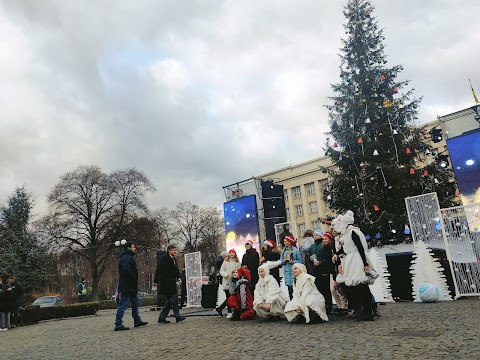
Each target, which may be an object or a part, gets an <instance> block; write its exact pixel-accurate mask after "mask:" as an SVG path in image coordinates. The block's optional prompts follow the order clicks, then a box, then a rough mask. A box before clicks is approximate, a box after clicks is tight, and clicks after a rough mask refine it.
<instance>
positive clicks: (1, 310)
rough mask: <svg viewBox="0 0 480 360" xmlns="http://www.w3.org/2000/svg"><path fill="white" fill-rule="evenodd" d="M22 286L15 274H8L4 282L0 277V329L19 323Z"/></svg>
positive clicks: (12, 326) (4, 329)
mask: <svg viewBox="0 0 480 360" xmlns="http://www.w3.org/2000/svg"><path fill="white" fill-rule="evenodd" d="M22 295H23V287H22V285H21V284H20V283H19V282H18V281H17V279H16V277H15V276H10V277H9V278H8V280H7V282H6V283H4V281H3V278H2V277H0V331H6V330H8V329H10V328H14V327H16V326H17V325H20V314H19V309H20V298H21V296H22Z"/></svg>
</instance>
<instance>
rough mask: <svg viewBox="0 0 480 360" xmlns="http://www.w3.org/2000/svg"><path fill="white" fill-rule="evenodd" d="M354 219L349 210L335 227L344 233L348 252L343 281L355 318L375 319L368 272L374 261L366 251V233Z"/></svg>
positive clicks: (346, 252)
mask: <svg viewBox="0 0 480 360" xmlns="http://www.w3.org/2000/svg"><path fill="white" fill-rule="evenodd" d="M354 221H355V219H354V214H353V212H352V211H350V210H349V211H347V212H346V213H345V214H344V215H343V217H342V220H341V221H340V223H339V224H338V225H337V226H336V227H335V228H336V230H337V232H339V233H341V234H342V239H343V242H344V243H343V250H344V251H345V254H346V255H345V258H344V262H343V281H344V283H345V285H346V290H347V292H346V294H347V298H348V301H349V305H350V307H353V309H354V310H355V313H354V315H353V318H356V319H357V320H359V321H362V320H363V321H373V318H374V315H373V304H372V294H371V292H370V288H369V286H368V283H369V281H370V278H369V277H368V276H367V274H366V272H367V271H369V270H370V269H371V268H372V265H371V264H372V263H371V261H370V259H369V258H368V255H367V254H366V253H365V250H366V249H367V240H366V239H365V235H364V234H363V232H362V231H360V229H359V228H358V227H357V226H355V225H354ZM352 300H354V301H352Z"/></svg>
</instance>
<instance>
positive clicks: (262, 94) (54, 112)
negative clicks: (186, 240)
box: [0, 0, 480, 213]
mask: <svg viewBox="0 0 480 360" xmlns="http://www.w3.org/2000/svg"><path fill="white" fill-rule="evenodd" d="M344 3H346V0H345V1H340V0H335V1H331V0H328V1H327V0H297V1H288V0H241V1H240V0H238V1H233V0H190V1H179V0H161V1H158V0H135V1H134V0H128V1H127V0H102V1H96V0H86V1H65V0H42V1H28V0H19V1H8V0H0V202H4V201H5V200H6V198H7V196H8V195H9V194H10V193H11V192H12V191H13V189H14V188H15V186H18V185H22V184H25V185H26V186H27V187H28V188H29V190H30V191H32V192H33V194H34V195H35V197H36V199H37V203H38V205H37V209H36V210H37V212H38V213H41V212H42V211H43V210H44V208H45V196H46V194H47V193H48V191H49V190H50V189H51V188H52V187H53V186H54V185H55V184H56V183H57V182H58V180H59V177H60V176H61V175H62V174H64V173H66V172H68V171H71V170H74V169H75V168H77V167H78V166H79V165H87V164H97V165H99V166H100V167H101V168H102V169H103V170H104V171H105V172H110V171H112V170H115V169H121V168H128V167H135V168H137V169H139V170H142V171H144V172H145V173H146V174H147V175H148V176H149V177H150V178H151V179H152V180H153V182H154V183H155V185H156V187H157V189H158V190H157V191H156V193H154V194H151V195H149V196H148V202H149V205H150V207H151V208H152V209H155V208H159V207H162V206H167V207H174V206H175V205H176V204H177V203H178V202H180V201H184V200H190V201H192V202H194V203H197V204H199V205H201V206H221V203H222V202H223V201H224V195H223V191H222V185H227V184H230V183H233V182H236V181H239V180H243V179H246V178H249V177H251V176H253V175H259V174H262V173H266V172H269V171H272V170H275V169H277V168H280V167H284V166H287V165H289V164H290V163H292V164H295V163H299V162H303V161H307V160H309V159H312V158H314V157H318V156H321V155H323V151H322V149H321V146H322V144H323V143H324V135H323V134H324V132H325V131H327V129H328V124H327V112H326V110H325V109H324V108H323V107H322V105H324V104H327V99H326V98H327V96H330V95H332V92H331V90H330V86H329V84H330V83H332V82H336V81H337V80H338V74H339V71H338V66H339V59H338V57H337V52H338V48H339V47H340V44H341V43H340V38H341V37H342V36H344V33H343V32H344V30H343V27H342V23H343V22H344V18H343V15H342V6H343V4H344ZM374 4H375V5H376V7H377V9H376V12H375V13H374V15H375V16H377V18H378V19H379V21H380V25H381V26H382V27H384V28H385V36H386V45H387V48H386V53H387V55H388V56H389V57H388V59H389V64H388V65H395V64H403V65H404V67H405V71H404V72H403V73H402V77H403V78H404V79H410V80H411V81H412V83H411V84H412V86H413V87H414V88H415V89H416V95H417V96H422V95H423V96H424V100H423V103H422V106H421V109H420V121H421V122H427V121H431V120H434V119H435V118H436V116H437V115H445V114H448V113H450V112H454V111H457V110H461V109H464V108H466V107H468V106H471V105H473V100H472V96H471V92H470V89H469V85H468V79H469V78H471V79H472V82H473V84H474V87H476V88H477V94H478V93H480V66H479V64H478V59H479V55H480V53H479V49H478V43H479V40H480V32H479V29H478V14H479V13H480V2H479V1H478V0H422V1H418V0H401V1H386V0H376V1H374Z"/></svg>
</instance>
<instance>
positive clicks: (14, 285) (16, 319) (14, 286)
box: [7, 275, 23, 328]
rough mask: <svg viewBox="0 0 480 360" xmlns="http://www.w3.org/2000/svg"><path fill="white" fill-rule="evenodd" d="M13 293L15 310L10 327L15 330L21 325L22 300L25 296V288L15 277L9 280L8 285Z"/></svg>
mask: <svg viewBox="0 0 480 360" xmlns="http://www.w3.org/2000/svg"><path fill="white" fill-rule="evenodd" d="M7 285H10V286H11V291H12V292H13V308H12V313H11V317H10V327H12V328H14V327H16V326H17V325H21V324H20V299H21V297H22V295H23V286H22V285H21V284H20V283H19V282H18V281H17V279H16V278H15V276H13V275H12V276H10V277H9V278H8V284H7Z"/></svg>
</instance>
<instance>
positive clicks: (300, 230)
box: [298, 224, 305, 236]
mask: <svg viewBox="0 0 480 360" xmlns="http://www.w3.org/2000/svg"><path fill="white" fill-rule="evenodd" d="M304 232H305V224H300V225H298V233H299V234H300V236H303V233H304Z"/></svg>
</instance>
